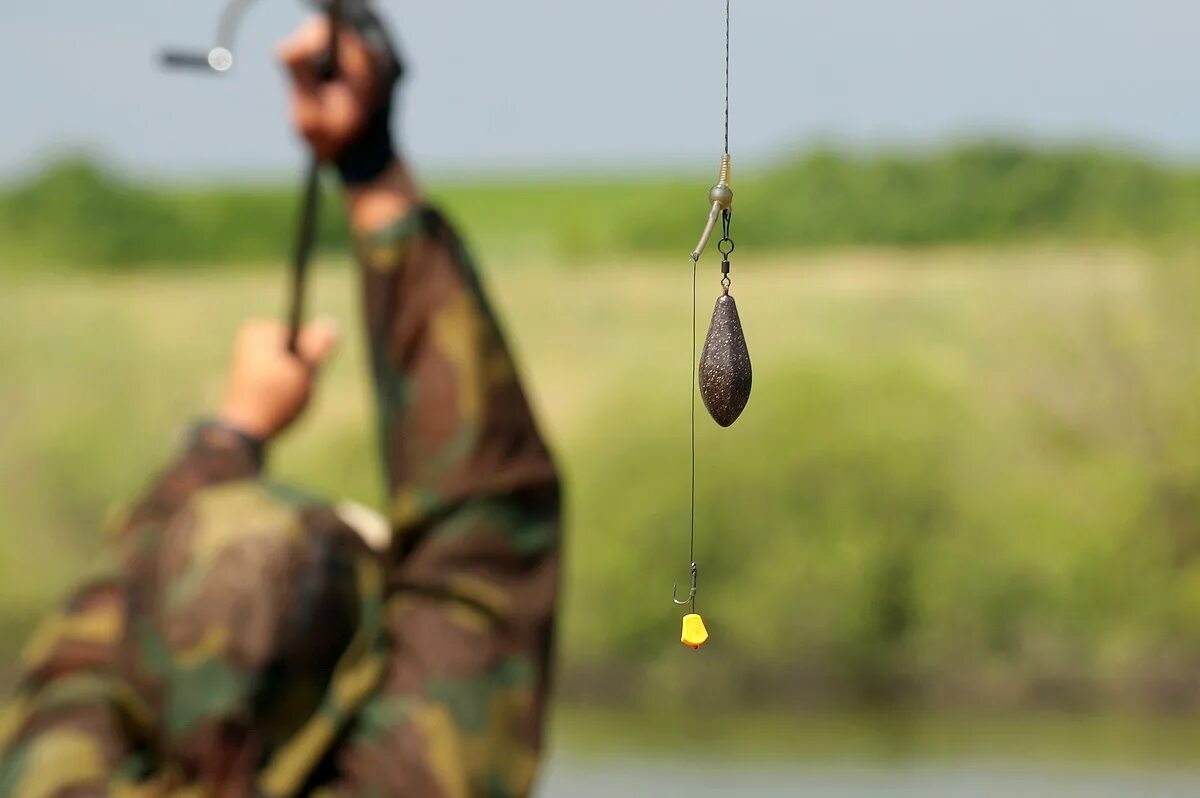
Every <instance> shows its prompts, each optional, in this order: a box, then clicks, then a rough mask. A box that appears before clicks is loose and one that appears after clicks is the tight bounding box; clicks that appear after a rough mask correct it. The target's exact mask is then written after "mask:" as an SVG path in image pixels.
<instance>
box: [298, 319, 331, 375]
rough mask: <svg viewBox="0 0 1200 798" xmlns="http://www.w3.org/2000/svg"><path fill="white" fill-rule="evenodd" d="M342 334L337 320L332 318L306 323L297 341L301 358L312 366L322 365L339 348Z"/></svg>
mask: <svg viewBox="0 0 1200 798" xmlns="http://www.w3.org/2000/svg"><path fill="white" fill-rule="evenodd" d="M340 335H341V334H340V331H339V330H338V325H337V322H336V321H334V320H332V319H322V320H321V321H316V322H313V323H312V324H307V325H305V326H304V328H303V329H302V330H300V338H299V340H298V341H297V342H296V349H297V350H298V353H299V355H300V359H301V360H303V361H304V362H305V363H307V364H308V365H309V366H310V367H312V368H316V367H318V366H320V365H321V364H323V363H324V362H325V361H326V360H328V359H329V356H330V355H332V354H333V351H334V350H335V349H336V348H337V344H338V340H339V338H340Z"/></svg>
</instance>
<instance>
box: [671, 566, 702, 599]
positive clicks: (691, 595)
mask: <svg viewBox="0 0 1200 798" xmlns="http://www.w3.org/2000/svg"><path fill="white" fill-rule="evenodd" d="M697 571H698V569H697V567H696V563H692V589H691V590H689V591H688V596H687V598H685V599H683V600H682V601H680V599H679V595H678V594H679V583H678V582H676V583H674V584H673V585H671V601H673V602H675V603H676V604H678V605H679V606H680V607H686V606H688V605H689V604H690V605H692V609H693V610H694V609H695V607H696V574H697Z"/></svg>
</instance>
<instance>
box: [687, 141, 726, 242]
mask: <svg viewBox="0 0 1200 798" xmlns="http://www.w3.org/2000/svg"><path fill="white" fill-rule="evenodd" d="M732 174H733V166H732V162H731V160H730V158H729V153H725V154H724V155H722V156H721V173H720V176H719V177H718V178H717V184H716V185H715V186H713V187H712V188H711V189H709V192H708V201H709V202H711V203H712V210H710V211H709V212H708V221H707V223H705V225H704V232H703V233H701V234H700V241H699V243H697V244H696V248H695V249H694V250H692V260H694V261H696V260H700V256H701V255H702V254H703V253H704V250H705V248H706V247H707V246H708V240H709V239H710V238H711V237H712V234H713V230H715V229H716V227H717V220H718V219H720V218H721V214H722V212H723V211H728V210H731V209H732V208H733V189H732V188H731V187H730V185H729V181H730V179H731V177H732Z"/></svg>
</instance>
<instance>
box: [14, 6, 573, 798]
mask: <svg viewBox="0 0 1200 798" xmlns="http://www.w3.org/2000/svg"><path fill="white" fill-rule="evenodd" d="M360 22H361V20H360ZM366 22H367V23H370V24H366V25H363V24H356V25H355V26H353V27H348V28H347V29H345V30H341V31H339V47H340V54H339V57H338V61H339V63H338V67H339V69H338V77H337V79H336V80H335V81H333V82H322V81H320V80H318V77H317V74H318V70H317V67H316V66H315V64H316V62H317V59H318V56H319V54H320V53H321V52H322V51H323V49H324V47H325V44H326V41H327V38H328V29H327V27H326V23H324V22H323V21H317V20H314V21H311V22H309V23H307V24H305V25H304V26H302V27H301V28H300V29H299V30H298V31H297V32H296V33H295V34H294V35H292V36H291V37H290V38H288V39H287V40H286V41H285V42H283V44H282V45H281V47H280V50H279V53H280V58H281V60H282V61H283V63H284V64H285V65H286V68H287V71H288V73H289V75H290V77H291V85H292V106H293V115H294V121H295V125H296V127H297V128H298V130H299V131H300V133H301V134H302V135H303V137H304V138H305V139H306V140H307V141H308V142H309V144H310V145H311V146H312V147H313V148H314V149H315V150H316V152H317V153H318V154H319V155H321V156H322V157H323V158H324V159H326V160H327V161H329V162H331V163H333V164H336V166H337V168H338V171H339V173H340V175H341V179H342V184H343V188H344V195H345V202H346V207H347V211H348V215H349V219H350V227H351V230H352V231H353V237H354V241H355V251H356V253H357V257H358V260H359V261H360V264H361V277H362V288H363V305H364V311H365V317H366V325H367V332H368V338H369V343H370V360H371V374H372V378H373V383H374V389H375V396H376V401H377V403H378V418H379V429H378V432H379V444H380V447H381V453H382V456H383V464H384V469H385V472H386V475H387V482H388V485H389V487H390V493H391V503H390V508H391V511H390V515H391V517H390V519H389V523H388V524H386V525H385V528H384V529H383V530H380V529H371V527H372V524H371V523H370V522H369V520H364V516H363V513H362V512H361V511H357V512H347V511H345V510H344V509H342V508H338V507H335V506H330V505H329V504H326V503H324V502H321V501H318V500H316V499H314V498H311V497H309V496H308V495H306V494H304V493H302V492H299V491H296V490H292V489H286V488H282V487H278V486H276V485H273V484H272V483H270V482H268V481H265V480H264V479H263V478H262V469H263V465H264V461H265V460H266V458H267V455H268V453H269V450H270V448H271V444H272V442H273V441H274V440H275V439H276V437H277V436H278V435H279V434H280V433H281V432H282V431H283V430H285V429H286V428H287V427H288V426H289V425H290V424H292V422H294V421H295V420H296V419H297V418H298V417H300V416H301V415H302V414H303V411H304V408H305V406H306V404H307V402H308V399H309V396H310V393H311V392H312V390H313V388H314V381H315V378H316V373H317V371H318V369H319V367H320V366H321V364H323V363H324V362H325V361H326V360H327V358H328V357H329V356H330V354H331V353H332V351H333V349H334V346H335V343H336V331H335V330H334V329H333V328H332V327H330V326H328V325H325V324H320V323H318V324H311V325H308V326H306V327H305V328H304V329H303V330H302V332H301V335H300V337H299V341H298V356H294V355H291V354H289V353H288V352H287V351H286V347H285V339H286V331H285V329H284V328H283V327H282V325H278V324H273V323H267V322H252V323H250V324H248V325H246V326H245V327H244V328H243V329H242V331H241V333H240V334H239V336H238V338H237V341H236V343H235V345H234V349H233V356H232V359H231V363H230V366H229V372H228V383H227V390H226V394H225V398H224V400H223V402H222V404H221V406H220V409H219V412H218V413H216V415H215V416H214V417H213V418H212V420H209V421H205V422H202V423H200V424H198V425H196V426H195V427H194V428H193V429H192V431H191V433H190V435H189V436H188V440H187V443H186V445H185V446H184V449H183V452H182V453H181V454H180V455H179V456H178V457H177V459H175V460H174V462H173V463H172V464H171V465H169V467H167V468H166V469H165V471H164V472H163V473H162V474H161V475H160V476H159V477H158V478H157V479H156V480H155V482H154V483H153V485H152V486H151V487H150V489H149V490H148V492H147V493H146V495H145V496H143V497H142V498H141V499H140V500H139V501H138V502H136V503H135V504H134V505H133V507H132V508H131V509H130V510H129V511H128V512H127V513H126V514H125V515H124V517H123V518H121V519H119V520H118V522H117V523H116V524H115V529H114V538H115V543H116V546H117V549H118V551H119V567H118V568H117V569H116V572H115V573H114V575H113V576H112V578H110V579H107V580H103V581H99V582H97V583H94V584H91V585H89V586H86V587H84V588H83V589H81V590H80V591H79V592H78V593H76V594H75V596H74V597H73V598H71V599H70V600H69V601H68V602H67V603H66V604H65V606H64V607H63V608H62V609H61V610H60V611H59V612H58V613H57V614H55V615H54V616H53V617H51V618H49V619H48V620H46V621H45V622H44V623H43V624H42V625H41V627H40V628H39V630H38V631H37V632H36V634H35V635H34V637H33V639H32V640H31V641H30V643H29V645H28V646H27V649H26V652H25V654H24V671H23V676H22V678H21V681H20V683H19V685H18V688H17V693H16V695H15V697H14V698H13V700H12V701H11V702H10V704H9V705H8V706H7V707H6V708H5V709H4V710H3V711H2V713H0V795H4V796H9V795H11V796H19V797H21V798H35V797H40V796H85V795H88V796H90V795H127V796H139V795H147V796H150V795H185V794H186V795H188V796H208V795H212V796H216V795H221V796H226V795H230V796H242V795H245V796H250V795H267V796H274V795H280V796H282V795H330V796H334V795H373V796H414V797H416V796H420V797H421V798H440V797H442V796H445V797H447V798H449V797H450V796H521V795H526V794H528V793H529V791H530V789H531V785H532V783H533V780H534V775H535V771H536V767H537V762H538V755H539V752H540V750H541V745H542V725H543V717H544V712H545V706H546V704H545V702H546V697H547V689H548V683H549V677H550V665H551V645H552V639H553V629H554V616H555V605H556V600H557V590H558V561H559V534H560V533H559V529H560V518H559V506H560V496H559V480H558V476H557V471H556V468H555V464H554V462H553V460H552V458H551V455H550V454H549V452H548V450H547V447H546V445H545V443H544V441H543V438H542V436H541V435H540V433H539V431H538V429H537V425H536V424H535V421H534V418H533V415H532V413H531V410H530V407H529V404H528V401H527V398H526V395H525V393H524V391H523V389H522V387H521V382H520V379H519V376H518V373H517V370H516V368H515V366H514V363H513V359H512V356H511V354H510V352H509V350H508V348H507V346H506V344H505V341H504V338H503V336H502V334H501V331H500V328H499V326H498V324H497V321H496V318H495V317H494V315H493V313H492V311H491V309H490V307H489V305H488V302H487V300H486V298H485V297H484V295H483V292H482V288H481V286H480V283H479V280H478V277H477V275H476V272H475V269H474V267H473V265H472V263H471V260H470V258H469V256H468V254H467V252H466V250H465V249H464V247H463V245H462V243H461V242H460V241H459V239H458V237H457V236H456V234H455V232H454V230H453V228H452V227H451V225H450V224H449V223H448V222H447V221H446V220H445V218H444V217H443V216H442V215H441V214H439V213H438V212H437V211H436V210H434V209H433V208H431V207H430V206H428V205H427V204H425V203H424V202H423V200H422V199H421V194H420V191H419V190H418V188H417V186H416V184H415V183H414V180H413V177H412V175H411V173H410V172H409V171H408V169H407V168H406V166H405V163H404V161H403V160H402V159H401V158H400V157H398V156H397V155H396V154H395V151H394V149H393V137H392V135H391V128H390V116H391V114H390V111H391V106H392V94H393V88H394V85H395V84H396V83H397V81H398V79H399V78H400V74H401V71H402V69H401V66H400V62H399V60H398V59H397V58H396V56H395V55H394V50H393V49H392V47H391V45H390V44H389V42H388V40H387V37H386V36H385V35H382V33H381V32H382V28H381V27H380V26H378V24H377V20H374V19H369V20H366Z"/></svg>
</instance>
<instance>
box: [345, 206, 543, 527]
mask: <svg viewBox="0 0 1200 798" xmlns="http://www.w3.org/2000/svg"><path fill="white" fill-rule="evenodd" d="M357 250H358V254H359V260H360V262H361V263H362V266H363V287H364V294H365V297H364V304H365V310H366V319H367V333H368V338H369V342H370V348H371V366H372V374H373V377H374V384H375V395H376V399H377V404H378V414H379V415H378V418H379V437H380V448H381V452H382V455H383V460H384V469H385V472H386V473H387V476H388V482H389V487H390V491H391V498H392V505H391V508H392V512H391V515H392V521H393V524H394V526H395V528H396V530H397V532H398V533H399V534H400V535H401V536H403V535H404V533H406V532H407V531H408V530H410V529H413V528H417V527H420V526H422V525H423V524H426V523H427V522H428V521H429V520H430V519H433V518H436V517H438V516H439V515H441V514H443V513H445V512H446V511H447V510H449V509H451V508H453V507H454V506H456V505H457V504H459V503H461V502H463V501H465V500H467V499H471V498H475V497H479V496H484V495H502V494H511V493H515V492H519V491H523V490H528V489H541V488H545V487H546V486H548V485H553V484H555V483H556V482H557V475H556V472H555V468H554V462H553V460H552V458H551V456H550V453H549V452H548V450H547V447H546V445H545V443H544V442H543V439H542V436H541V435H540V433H539V431H538V428H537V424H536V423H535V421H534V418H533V413H532V412H531V410H530V406H529V402H528V401H527V398H526V396H525V392H524V390H523V388H522V386H521V381H520V377H519V375H518V372H517V368H516V365H515V364H514V362H513V358H512V355H511V354H510V352H509V348H508V346H507V344H506V342H505V340H504V336H503V335H502V333H501V331H500V327H499V324H498V323H497V320H496V317H495V315H494V314H493V312H492V309H491V307H490V306H489V304H488V302H487V300H486V298H485V297H484V294H483V290H482V287H481V285H480V282H479V276H478V274H477V273H476V270H475V268H474V265H473V264H472V262H471V259H470V257H469V255H468V253H467V251H466V248H465V247H464V246H463V244H462V242H461V241H460V240H459V238H458V236H457V235H456V234H455V232H454V230H453V229H452V228H451V227H450V225H449V224H448V223H447V222H446V220H445V219H444V218H443V217H442V216H441V215H440V214H439V213H438V212H436V211H434V210H432V209H429V208H420V209H417V210H414V211H412V212H411V213H410V214H409V215H408V216H406V217H405V218H403V219H400V220H398V221H396V222H395V223H394V224H391V225H388V226H385V227H383V228H381V229H378V230H375V231H373V232H370V233H366V234H363V235H361V236H360V237H359V240H358V241H357Z"/></svg>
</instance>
